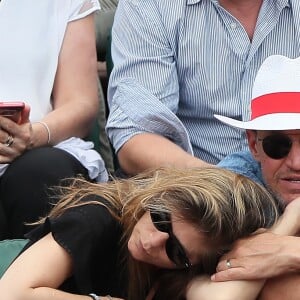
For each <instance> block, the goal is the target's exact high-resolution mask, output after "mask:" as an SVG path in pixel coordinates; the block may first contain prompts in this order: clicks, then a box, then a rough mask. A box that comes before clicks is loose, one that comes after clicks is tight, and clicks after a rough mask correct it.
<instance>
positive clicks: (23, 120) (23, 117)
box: [21, 104, 30, 124]
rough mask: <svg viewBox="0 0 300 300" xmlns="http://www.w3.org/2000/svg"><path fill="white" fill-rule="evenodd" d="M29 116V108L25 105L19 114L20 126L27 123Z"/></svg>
mask: <svg viewBox="0 0 300 300" xmlns="http://www.w3.org/2000/svg"><path fill="white" fill-rule="evenodd" d="M29 115H30V106H29V105H28V104H25V107H24V109H23V110H22V112H21V124H24V123H28V122H29Z"/></svg>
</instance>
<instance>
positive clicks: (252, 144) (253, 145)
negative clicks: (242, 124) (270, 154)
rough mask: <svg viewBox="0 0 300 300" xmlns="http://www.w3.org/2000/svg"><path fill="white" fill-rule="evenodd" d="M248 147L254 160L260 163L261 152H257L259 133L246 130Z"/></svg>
mask: <svg viewBox="0 0 300 300" xmlns="http://www.w3.org/2000/svg"><path fill="white" fill-rule="evenodd" d="M246 135H247V139H248V146H249V150H250V152H251V154H252V155H253V157H254V159H255V160H257V161H260V156H259V152H258V150H257V132H256V131H255V130H246Z"/></svg>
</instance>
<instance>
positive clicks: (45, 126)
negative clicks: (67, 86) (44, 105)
mask: <svg viewBox="0 0 300 300" xmlns="http://www.w3.org/2000/svg"><path fill="white" fill-rule="evenodd" d="M35 123H38V124H41V125H43V126H44V128H45V129H46V130H47V133H48V140H47V145H49V144H50V141H51V132H50V128H49V126H48V125H47V123H45V122H43V121H37V122H35ZM97 300H100V299H97Z"/></svg>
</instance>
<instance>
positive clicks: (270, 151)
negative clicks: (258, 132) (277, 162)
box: [257, 133, 293, 159]
mask: <svg viewBox="0 0 300 300" xmlns="http://www.w3.org/2000/svg"><path fill="white" fill-rule="evenodd" d="M257 140H258V141H261V142H262V148H263V150H264V152H265V153H266V155H268V156H269V157H270V158H272V159H282V158H284V157H286V156H288V154H289V152H290V151H291V148H292V145H293V141H292V139H291V138H290V137H289V136H287V135H285V134H282V133H278V134H272V135H269V136H267V137H265V138H258V139H257Z"/></svg>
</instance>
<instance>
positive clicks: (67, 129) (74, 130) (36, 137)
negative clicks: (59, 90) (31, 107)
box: [32, 100, 98, 148]
mask: <svg viewBox="0 0 300 300" xmlns="http://www.w3.org/2000/svg"><path fill="white" fill-rule="evenodd" d="M89 102H91V103H89ZM97 112H98V103H97V102H92V101H80V100H74V101H72V102H71V101H70V102H67V103H66V104H64V105H63V106H61V107H58V108H57V109H55V110H53V111H52V112H50V113H49V114H48V115H46V116H45V117H44V118H43V119H42V120H40V121H43V122H45V123H46V124H47V125H48V127H49V130H50V134H51V137H50V145H56V144H57V143H59V142H61V141H63V140H66V139H68V138H70V137H73V136H74V137H80V138H83V137H86V136H87V134H88V133H89V131H90V130H91V128H92V126H93V124H94V121H95V118H96V116H97ZM32 129H33V147H34V148H35V147H40V146H44V145H47V143H48V132H47V130H46V128H45V126H43V125H42V124H40V123H35V122H33V124H32Z"/></svg>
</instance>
